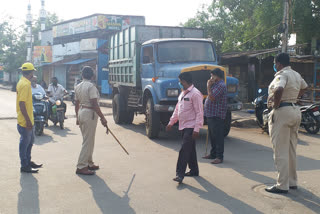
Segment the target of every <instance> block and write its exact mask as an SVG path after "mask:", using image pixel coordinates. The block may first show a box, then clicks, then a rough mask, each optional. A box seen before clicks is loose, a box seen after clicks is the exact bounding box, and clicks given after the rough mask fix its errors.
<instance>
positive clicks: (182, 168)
mask: <svg viewBox="0 0 320 214" xmlns="http://www.w3.org/2000/svg"><path fill="white" fill-rule="evenodd" d="M192 133H193V129H192V128H187V129H183V130H182V146H181V149H180V151H179V157H178V162H177V169H176V172H177V176H179V177H180V178H184V174H185V172H186V169H187V165H188V166H189V168H190V171H191V172H192V173H199V167H198V161H197V152H196V141H195V140H194V139H192Z"/></svg>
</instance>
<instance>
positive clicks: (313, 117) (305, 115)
mask: <svg viewBox="0 0 320 214" xmlns="http://www.w3.org/2000/svg"><path fill="white" fill-rule="evenodd" d="M258 92H259V94H261V89H259V90H258ZM265 96H266V95H260V96H258V97H257V98H256V99H255V100H254V102H252V104H253V105H254V106H255V114H256V120H257V123H258V125H259V127H261V128H262V130H263V131H265V132H267V133H269V127H268V117H269V113H270V110H269V109H268V108H267V101H266V100H265V99H264V97H265ZM300 111H301V124H300V126H301V127H303V128H305V130H306V131H307V132H308V133H310V134H317V133H318V132H319V130H320V105H319V104H312V105H309V106H302V107H300Z"/></svg>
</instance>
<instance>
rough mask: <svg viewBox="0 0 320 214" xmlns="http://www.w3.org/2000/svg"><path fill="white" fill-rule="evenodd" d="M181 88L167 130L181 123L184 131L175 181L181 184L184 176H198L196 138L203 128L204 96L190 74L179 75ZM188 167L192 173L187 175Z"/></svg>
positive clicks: (181, 129) (181, 128) (180, 126)
mask: <svg viewBox="0 0 320 214" xmlns="http://www.w3.org/2000/svg"><path fill="white" fill-rule="evenodd" d="M179 86H180V88H181V89H182V92H181V93H180V95H179V97H178V103H177V105H176V108H175V110H174V112H173V114H172V117H171V118H170V122H169V124H168V125H167V128H166V130H167V131H170V130H171V129H172V126H173V125H174V124H175V123H176V122H178V121H179V130H180V131H182V145H181V149H180V151H179V157H178V162H177V168H176V177H175V178H174V179H173V180H174V181H176V182H178V183H179V184H180V183H182V180H183V178H184V176H198V175H199V167H198V161H197V152H196V138H198V136H199V130H200V128H201V127H202V126H203V103H202V101H203V95H202V94H201V92H200V91H199V90H198V89H197V88H196V87H194V85H193V84H192V76H191V74H190V73H187V72H185V73H181V74H180V75H179ZM187 165H188V166H189V168H190V171H189V172H187V173H185V171H186V168H187Z"/></svg>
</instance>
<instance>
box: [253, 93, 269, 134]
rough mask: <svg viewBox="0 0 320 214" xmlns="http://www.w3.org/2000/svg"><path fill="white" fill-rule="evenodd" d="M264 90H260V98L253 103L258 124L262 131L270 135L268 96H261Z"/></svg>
mask: <svg viewBox="0 0 320 214" xmlns="http://www.w3.org/2000/svg"><path fill="white" fill-rule="evenodd" d="M261 93H262V90H261V89H259V90H258V95H259V96H258V97H257V98H256V99H255V100H254V101H253V102H252V104H253V105H254V108H255V115H256V121H257V124H258V126H259V127H260V128H262V130H264V131H265V132H267V133H268V114H269V110H268V108H267V99H266V97H267V95H266V94H263V95H262V94H261Z"/></svg>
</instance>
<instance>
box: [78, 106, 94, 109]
mask: <svg viewBox="0 0 320 214" xmlns="http://www.w3.org/2000/svg"><path fill="white" fill-rule="evenodd" d="M81 108H86V109H91V110H94V108H93V107H89V106H81Z"/></svg>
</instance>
